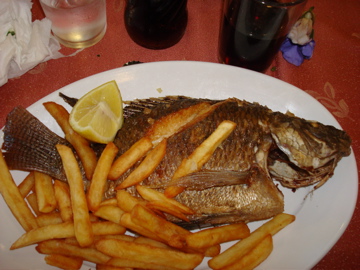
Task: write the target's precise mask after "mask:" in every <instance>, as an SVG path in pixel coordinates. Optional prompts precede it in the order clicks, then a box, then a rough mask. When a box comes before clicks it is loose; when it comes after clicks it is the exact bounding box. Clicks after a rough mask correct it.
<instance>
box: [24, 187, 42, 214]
mask: <svg viewBox="0 0 360 270" xmlns="http://www.w3.org/2000/svg"><path fill="white" fill-rule="evenodd" d="M26 200H27V202H28V203H29V205H30V207H31V209H32V210H33V212H34V213H35V215H36V216H40V215H42V213H41V212H40V211H39V207H38V201H37V198H36V194H35V193H33V192H32V193H30V194H29V195H28V196H27V197H26Z"/></svg>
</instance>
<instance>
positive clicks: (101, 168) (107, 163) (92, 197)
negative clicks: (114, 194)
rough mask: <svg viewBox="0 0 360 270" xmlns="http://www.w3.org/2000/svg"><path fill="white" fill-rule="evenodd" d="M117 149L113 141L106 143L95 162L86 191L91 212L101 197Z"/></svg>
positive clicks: (96, 207)
mask: <svg viewBox="0 0 360 270" xmlns="http://www.w3.org/2000/svg"><path fill="white" fill-rule="evenodd" d="M118 151H119V149H118V148H117V147H116V145H115V144H114V143H113V142H110V143H108V144H107V145H106V147H105V149H104V151H103V152H102V153H101V156H100V158H99V161H98V163H97V164H96V168H95V171H94V175H93V178H92V180H91V183H90V188H89V191H88V193H87V202H88V206H89V209H90V210H91V211H93V212H94V211H96V210H97V209H98V208H99V206H100V203H101V201H102V199H103V196H104V191H105V188H106V181H107V176H108V174H109V171H110V168H111V165H112V163H113V161H114V158H115V156H116V154H117V153H118Z"/></svg>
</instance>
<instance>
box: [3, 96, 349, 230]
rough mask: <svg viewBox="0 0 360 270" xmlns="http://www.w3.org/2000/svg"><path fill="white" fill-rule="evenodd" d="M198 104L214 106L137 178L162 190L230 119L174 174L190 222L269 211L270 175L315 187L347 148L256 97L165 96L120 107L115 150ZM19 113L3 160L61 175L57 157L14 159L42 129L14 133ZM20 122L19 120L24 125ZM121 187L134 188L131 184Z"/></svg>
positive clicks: (330, 131)
mask: <svg viewBox="0 0 360 270" xmlns="http://www.w3.org/2000/svg"><path fill="white" fill-rule="evenodd" d="M200 103H205V104H209V105H211V106H214V107H213V108H214V109H213V110H211V111H209V113H207V114H206V115H205V116H204V117H203V118H202V119H201V120H199V121H197V122H194V123H192V124H191V125H189V126H187V127H186V128H184V129H181V130H179V131H178V132H177V133H176V134H174V135H172V136H171V137H169V138H167V140H168V141H167V152H166V155H165V157H164V158H163V160H162V161H161V163H160V164H159V166H158V167H157V168H156V170H155V171H154V172H153V173H152V174H151V175H150V176H149V177H148V178H147V179H146V180H144V181H143V182H142V185H146V186H149V187H151V188H154V189H158V190H163V189H165V188H166V187H167V184H168V183H169V181H170V180H171V177H172V175H173V174H174V172H175V170H176V168H177V167H178V166H179V165H180V163H181V161H182V160H183V159H184V158H186V157H188V156H189V155H190V154H191V153H192V152H193V151H194V150H195V149H196V148H197V147H198V146H199V145H200V144H201V143H202V142H203V141H204V139H206V138H207V137H208V136H209V135H210V134H211V133H212V132H213V131H214V130H215V129H216V127H217V126H218V125H219V124H220V123H221V122H222V121H223V120H230V121H233V122H235V123H236V124H237V126H236V128H235V130H234V131H233V132H232V133H231V134H230V136H229V137H228V138H227V139H226V140H225V141H223V143H222V144H221V145H220V147H218V148H217V149H216V151H215V152H214V154H213V155H212V157H211V158H210V160H209V161H208V162H206V163H205V164H204V166H203V167H202V169H201V170H200V171H198V172H196V173H192V174H190V175H187V176H185V177H183V179H180V180H179V183H181V184H182V185H184V186H185V187H186V189H185V191H184V192H182V193H180V194H179V195H178V196H177V197H176V199H177V200H178V201H180V202H182V203H184V204H185V205H187V206H189V207H190V208H192V209H193V210H195V212H196V214H194V215H193V216H191V217H189V219H190V220H191V222H193V223H197V224H222V223H231V222H239V221H254V220H261V219H266V218H270V217H272V216H274V215H276V214H278V213H281V212H283V209H284V200H283V195H282V193H281V192H280V191H279V190H278V188H277V187H276V185H275V184H274V182H273V180H277V181H279V182H280V183H281V184H282V185H284V186H286V187H289V188H299V187H303V186H308V185H312V184H315V183H318V185H317V187H318V186H320V185H322V184H323V183H325V182H326V181H327V180H328V179H329V178H330V177H331V175H332V174H333V172H334V169H335V167H336V164H337V163H338V162H339V160H340V159H341V158H342V157H344V156H347V155H349V154H350V144H351V140H350V137H349V136H348V135H347V134H346V132H344V131H342V130H339V129H336V128H335V127H332V126H326V125H323V124H321V123H318V122H314V121H307V120H304V119H301V118H298V117H296V116H294V115H292V114H290V113H287V114H283V113H280V112H273V111H271V110H270V109H269V108H267V107H265V106H261V105H259V104H257V103H250V102H247V101H242V100H238V99H235V98H231V99H228V100H222V101H219V100H207V99H193V98H187V97H165V98H152V99H147V100H135V101H133V102H130V103H129V104H128V105H127V106H126V107H125V109H124V113H125V121H124V125H123V127H122V129H121V130H119V132H118V134H117V136H116V138H115V140H114V143H115V144H116V145H117V146H118V148H119V155H121V154H122V153H124V152H125V151H126V150H128V149H129V148H130V147H131V146H132V145H133V144H134V143H135V142H136V141H138V140H139V139H140V138H142V137H143V136H145V135H146V134H147V133H148V132H150V130H151V129H152V127H153V126H154V123H157V122H158V121H161V120H162V119H164V117H167V116H171V115H176V114H177V115H182V114H183V113H184V110H185V109H186V108H191V107H192V106H195V105H197V104H200ZM21 114H28V113H27V112H26V110H24V109H19V108H17V109H15V110H14V111H13V112H12V113H10V114H9V116H8V119H7V123H6V126H5V129H4V134H5V136H4V145H3V149H4V150H5V151H6V153H5V158H6V161H7V163H8V166H9V167H10V168H11V169H26V170H40V171H43V172H46V173H48V174H50V175H52V176H53V177H55V178H57V179H62V180H66V178H65V176H64V174H63V172H62V169H61V168H62V166H61V162H60V163H59V164H57V165H56V166H57V168H55V167H54V166H55V165H53V166H50V167H49V166H41V164H39V163H41V162H38V163H36V162H35V161H31V159H26V160H27V161H26V163H29V164H24V162H21V160H19V158H16V157H17V156H18V157H20V156H22V155H23V154H25V155H31V156H32V157H33V158H34V157H35V155H33V154H34V153H35V152H33V154H31V151H36V149H37V146H36V143H34V142H35V141H37V140H39V141H41V140H43V139H41V135H39V134H41V133H42V132H43V130H44V128H45V127H44V126H41V125H42V124H41V123H40V122H39V123H38V125H37V128H36V129H35V128H34V127H31V128H30V130H29V131H28V132H23V134H25V135H24V136H27V137H25V138H21V139H20V137H24V136H18V135H17V132H18V129H16V128H14V127H13V125H14V123H15V122H16V125H17V126H18V125H20V124H19V123H18V122H17V121H14V118H15V119H18V120H19V118H20V121H21V118H22V117H23V116H22V115H21ZM184 117H185V116H184ZM26 124H27V123H26V122H25V123H22V124H21V125H23V127H24V126H26ZM48 132H49V130H47V131H46V133H48ZM34 133H37V135H35V134H34ZM36 137H37V139H34V138H36ZM48 137H49V136H48ZM30 138H31V139H32V142H33V143H32V145H31V148H35V149H33V150H26V151H25V152H24V149H23V147H19V145H25V144H24V143H23V142H21V140H25V141H29V140H30ZM51 140H52V139H51ZM57 140H58V138H57ZM55 141H56V140H54V141H53V146H51V147H48V146H46V148H48V149H47V150H48V152H49V158H51V159H52V160H55V159H54V158H53V155H55V156H56V153H54V152H56V150H55V144H56V142H55ZM50 144H51V143H50ZM27 146H29V145H27ZM94 149H100V152H101V146H100V147H99V145H94ZM19 151H22V153H19ZM42 151H43V150H42ZM54 162H55V161H54ZM56 162H57V161H56ZM140 162H141V161H139V162H138V164H139V163H140ZM136 166H137V164H136V165H134V167H133V168H132V169H130V170H129V171H128V172H126V173H125V174H124V175H122V176H121V177H120V178H119V179H117V180H116V181H109V185H108V189H107V192H106V196H107V197H111V196H114V194H115V187H116V186H117V185H118V184H119V183H121V182H122V181H123V180H124V179H125V178H126V177H127V176H128V175H129V174H130V173H131V171H132V170H133V169H134V168H135V167H136ZM59 168H60V169H59ZM128 190H129V191H130V192H132V193H134V194H135V193H136V191H135V190H134V188H129V189H128ZM174 221H175V222H177V221H178V220H176V219H174Z"/></svg>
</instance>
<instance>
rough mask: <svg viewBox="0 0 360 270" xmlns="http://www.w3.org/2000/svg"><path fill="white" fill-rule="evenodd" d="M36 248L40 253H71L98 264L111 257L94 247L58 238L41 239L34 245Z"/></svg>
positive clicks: (73, 255) (66, 254)
mask: <svg viewBox="0 0 360 270" xmlns="http://www.w3.org/2000/svg"><path fill="white" fill-rule="evenodd" d="M36 250H37V252H39V253H41V254H60V255H65V256H68V255H69V254H71V256H72V257H77V258H81V259H83V260H85V261H89V262H92V263H98V264H105V263H106V262H107V261H109V260H110V259H111V257H109V256H107V255H105V254H104V253H102V252H100V251H98V250H97V249H95V248H83V247H79V246H76V245H71V244H68V243H66V242H65V241H64V240H58V239H56V240H48V241H43V242H41V243H39V244H38V245H37V246H36Z"/></svg>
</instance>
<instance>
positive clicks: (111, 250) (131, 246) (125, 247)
mask: <svg viewBox="0 0 360 270" xmlns="http://www.w3.org/2000/svg"><path fill="white" fill-rule="evenodd" d="M95 246H96V249H98V250H99V251H101V252H103V253H105V254H107V255H108V256H111V257H117V258H123V259H127V260H134V261H144V262H151V263H153V264H158V265H162V266H167V267H173V266H174V265H175V266H176V267H177V268H179V269H184V270H185V269H194V268H195V267H196V266H198V265H199V264H200V263H201V261H202V259H203V255H201V254H187V253H183V252H181V251H177V250H173V249H164V248H159V247H155V246H149V245H147V244H140V243H136V242H128V241H121V240H116V239H102V240H99V241H98V242H97V243H96V244H95Z"/></svg>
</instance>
